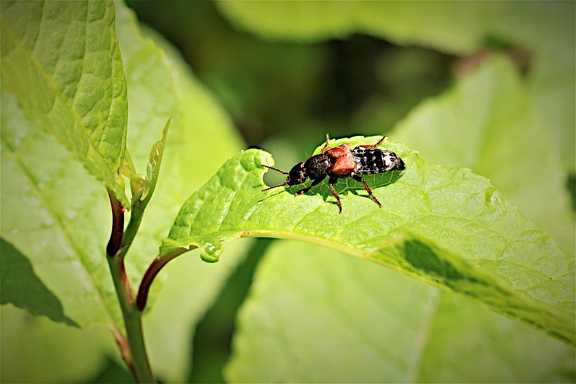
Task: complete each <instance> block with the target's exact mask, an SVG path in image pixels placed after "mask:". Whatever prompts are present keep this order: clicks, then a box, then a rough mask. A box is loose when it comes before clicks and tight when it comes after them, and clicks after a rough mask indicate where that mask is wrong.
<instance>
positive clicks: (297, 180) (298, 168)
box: [262, 163, 307, 192]
mask: <svg viewBox="0 0 576 384" xmlns="http://www.w3.org/2000/svg"><path fill="white" fill-rule="evenodd" d="M262 166H263V167H266V168H268V169H273V170H274V171H276V172H280V173H282V174H284V175H288V176H287V177H286V181H285V182H283V183H282V184H277V185H273V186H272V187H268V188H266V189H263V190H262V192H264V191H267V190H269V189H272V188H278V187H283V186H285V185H287V186H289V187H291V186H293V185H296V184H302V183H303V182H305V181H306V178H307V176H306V168H305V167H304V163H298V164H296V165H295V166H293V167H292V169H291V170H290V172H284V171H283V170H281V169H278V168H275V167H271V166H269V165H264V164H262Z"/></svg>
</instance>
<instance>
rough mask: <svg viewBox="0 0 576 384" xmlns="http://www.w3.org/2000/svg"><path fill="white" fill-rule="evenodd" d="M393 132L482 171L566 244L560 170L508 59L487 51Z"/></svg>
mask: <svg viewBox="0 0 576 384" xmlns="http://www.w3.org/2000/svg"><path fill="white" fill-rule="evenodd" d="M511 101H513V102H511ZM394 134H395V138H397V139H398V140H400V141H402V142H404V143H406V144H407V145H410V146H412V147H414V148H418V149H419V151H420V154H421V156H422V157H423V158H425V159H427V160H430V161H433V162H435V163H439V164H442V165H444V166H447V167H455V166H464V167H469V168H471V169H472V170H473V171H474V172H475V173H478V174H481V175H483V176H485V177H488V178H490V181H491V183H492V184H493V185H494V186H495V187H497V188H498V189H499V190H500V191H501V192H502V193H503V194H504V195H505V196H506V197H507V198H509V199H510V200H511V201H512V202H513V203H514V205H516V206H517V207H518V208H519V210H520V211H521V212H522V213H523V214H524V215H526V216H527V217H529V218H530V219H532V220H534V221H535V222H536V223H537V224H538V225H539V226H540V227H541V228H543V229H544V230H546V232H547V233H549V234H550V235H551V236H552V237H553V238H554V239H555V240H556V241H557V243H558V245H560V246H561V247H562V248H563V249H565V250H567V251H573V250H574V241H575V240H574V233H575V232H574V231H575V230H574V220H573V215H572V214H571V209H570V200H569V196H568V192H567V190H566V187H565V185H566V179H567V175H566V173H565V172H564V170H563V167H562V164H561V162H560V157H559V154H558V153H557V152H556V150H555V146H554V145H553V142H552V140H551V139H550V137H549V134H548V132H547V130H546V124H545V122H543V121H542V120H541V119H540V118H539V116H538V112H537V109H536V108H535V106H534V103H533V102H532V99H531V96H530V92H529V90H528V89H527V87H526V85H525V84H524V83H523V82H522V80H521V79H520V78H519V75H518V74H517V73H516V70H515V69H514V67H513V65H512V63H511V62H510V61H508V60H506V59H504V58H503V57H500V56H494V57H490V58H488V59H487V60H486V61H485V62H484V63H483V64H482V65H481V66H480V67H479V68H478V69H477V70H475V71H474V72H472V73H470V75H469V76H467V77H466V78H464V79H462V80H460V81H459V82H458V83H457V85H456V86H455V87H454V88H452V89H451V90H449V91H447V92H446V93H444V94H443V95H441V96H439V97H436V98H434V99H431V100H429V101H426V102H424V103H422V104H421V105H420V106H418V107H417V108H416V109H415V110H413V111H412V112H411V113H410V115H409V116H408V117H407V118H406V119H405V120H404V121H402V122H400V123H399V124H398V126H397V127H396V128H395V131H394ZM543 196H546V198H545V199H543Z"/></svg>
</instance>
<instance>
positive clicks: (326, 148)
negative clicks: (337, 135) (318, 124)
mask: <svg viewBox="0 0 576 384" xmlns="http://www.w3.org/2000/svg"><path fill="white" fill-rule="evenodd" d="M329 146H330V137H329V136H328V134H326V144H324V146H323V147H322V153H324V152H326V151H327V150H328V147H329Z"/></svg>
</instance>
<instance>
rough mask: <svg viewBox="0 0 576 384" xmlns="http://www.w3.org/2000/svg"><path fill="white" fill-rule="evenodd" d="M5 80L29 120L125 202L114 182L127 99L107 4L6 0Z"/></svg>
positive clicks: (120, 155)
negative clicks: (54, 139) (55, 140)
mask: <svg viewBox="0 0 576 384" xmlns="http://www.w3.org/2000/svg"><path fill="white" fill-rule="evenodd" d="M1 7H2V83H3V87H5V88H6V89H7V90H8V91H9V92H11V93H12V94H13V95H15V96H16V98H17V99H18V103H19V105H20V106H21V107H22V110H23V111H24V114H25V116H26V117H27V118H28V119H29V120H30V121H32V122H33V123H34V124H36V125H37V126H38V127H39V128H41V129H43V130H44V131H45V132H48V133H49V134H51V135H52V136H54V137H55V138H57V139H58V141H59V142H60V143H62V144H63V145H64V146H65V147H66V148H67V149H68V150H69V151H71V152H72V153H73V154H75V155H76V157H77V158H78V159H80V160H81V161H82V163H83V164H84V166H85V167H86V168H87V169H88V171H89V172H90V173H91V174H92V175H94V176H95V177H96V178H98V179H99V180H101V181H102V182H103V183H104V185H105V186H106V188H108V189H110V190H113V191H114V193H115V195H116V196H117V197H118V199H119V200H121V201H122V203H123V204H124V206H126V207H128V206H129V205H128V200H127V198H126V196H125V193H124V190H123V189H122V188H121V186H120V185H119V184H118V183H117V182H116V180H115V174H116V171H117V170H118V168H119V166H120V164H121V162H122V160H123V157H124V147H125V142H126V119H127V108H128V106H127V98H126V81H125V79H124V72H123V69H122V59H121V57H120V51H119V49H118V43H117V41H116V37H115V30H114V6H113V4H112V3H111V2H109V1H90V2H51V1H49V2H22V1H2V3H1Z"/></svg>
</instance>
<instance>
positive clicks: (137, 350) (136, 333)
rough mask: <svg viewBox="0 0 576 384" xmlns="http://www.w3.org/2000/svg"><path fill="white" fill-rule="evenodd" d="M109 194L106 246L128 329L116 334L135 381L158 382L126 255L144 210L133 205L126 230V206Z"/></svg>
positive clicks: (123, 356) (109, 264) (117, 294)
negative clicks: (110, 221) (147, 348)
mask: <svg viewBox="0 0 576 384" xmlns="http://www.w3.org/2000/svg"><path fill="white" fill-rule="evenodd" d="M108 195H109V197H110V205H111V207H112V234H111V235H110V241H109V242H108V246H107V247H106V253H107V254H108V257H107V260H108V266H109V268H110V273H111V275H112V280H113V281H114V288H115V290H116V296H117V297H118V302H119V304H120V308H121V309H122V317H123V319H124V327H125V329H126V336H125V338H124V336H122V338H120V336H118V335H117V336H116V338H117V341H118V345H119V347H120V350H121V353H122V358H123V359H124V361H125V362H126V365H128V368H130V371H131V372H132V375H133V376H134V379H135V380H136V382H138V383H155V382H156V381H155V379H154V375H153V374H152V369H151V368H150V363H149V361H148V355H147V353H146V346H145V344H144V334H143V330H142V312H141V311H140V310H138V308H137V306H136V298H135V296H134V293H133V291H132V287H131V285H130V281H129V279H128V276H127V275H126V269H125V265H124V258H125V256H126V253H127V252H128V250H129V248H130V245H131V244H132V241H133V240H134V236H135V235H136V233H137V231H138V227H139V226H140V222H141V221H142V214H143V211H144V210H143V209H134V207H133V209H132V215H131V218H130V223H129V224H128V228H130V231H129V232H128V231H127V232H126V233H124V208H123V207H122V204H120V202H119V201H118V199H116V197H115V196H114V194H113V193H112V192H110V191H109V192H108ZM139 208H141V207H139Z"/></svg>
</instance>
